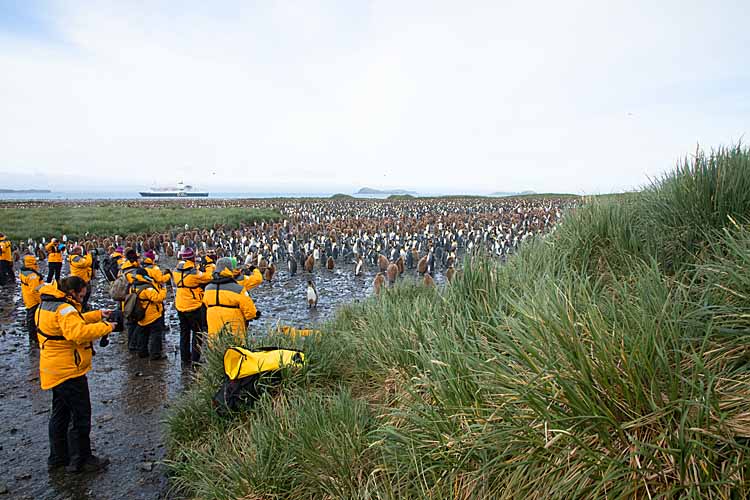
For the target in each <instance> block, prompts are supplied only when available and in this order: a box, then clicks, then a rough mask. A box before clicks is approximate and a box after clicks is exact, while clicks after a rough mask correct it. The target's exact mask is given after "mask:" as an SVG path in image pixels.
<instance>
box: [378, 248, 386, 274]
mask: <svg viewBox="0 0 750 500" xmlns="http://www.w3.org/2000/svg"><path fill="white" fill-rule="evenodd" d="M378 267H379V268H380V272H381V273H384V272H385V270H386V269H388V259H387V258H386V257H385V255H383V254H382V253H381V254H379V255H378Z"/></svg>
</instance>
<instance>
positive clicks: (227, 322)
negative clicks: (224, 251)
mask: <svg viewBox="0 0 750 500" xmlns="http://www.w3.org/2000/svg"><path fill="white" fill-rule="evenodd" d="M234 268H235V264H234V262H233V261H232V259H231V258H229V257H222V258H221V259H219V260H218V261H216V271H215V272H214V279H213V280H211V282H210V283H209V284H208V285H206V291H205V293H204V294H203V304H205V306H206V308H207V312H206V319H207V321H208V337H209V340H211V339H213V338H215V337H216V336H217V335H218V334H219V333H220V332H221V331H222V330H226V331H228V332H230V333H232V334H233V335H234V336H235V337H237V340H238V342H240V343H241V344H244V343H245V335H246V333H247V322H248V321H249V320H251V319H257V318H259V317H260V311H258V310H256V309H255V303H253V299H251V298H250V296H249V295H248V294H247V292H246V291H245V288H244V287H243V286H242V285H241V284H239V283H237V280H235V278H234V270H235V269H234Z"/></svg>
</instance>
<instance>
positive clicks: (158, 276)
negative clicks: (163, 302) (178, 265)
mask: <svg viewBox="0 0 750 500" xmlns="http://www.w3.org/2000/svg"><path fill="white" fill-rule="evenodd" d="M141 267H142V268H143V269H145V270H146V272H147V273H148V275H149V276H151V279H152V280H154V281H155V282H156V283H159V284H160V285H162V284H164V283H166V282H167V281H169V278H170V276H171V275H170V274H169V273H164V272H162V270H161V269H159V266H157V265H156V264H154V261H153V260H151V259H143V262H142V263H141Z"/></svg>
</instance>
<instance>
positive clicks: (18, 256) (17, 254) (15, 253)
mask: <svg viewBox="0 0 750 500" xmlns="http://www.w3.org/2000/svg"><path fill="white" fill-rule="evenodd" d="M19 260H21V252H19V251H18V250H13V262H18V261H19Z"/></svg>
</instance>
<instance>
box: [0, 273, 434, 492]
mask: <svg viewBox="0 0 750 500" xmlns="http://www.w3.org/2000/svg"><path fill="white" fill-rule="evenodd" d="M161 264H162V267H173V264H174V262H171V263H170V262H163V263H161ZM170 264H172V265H170ZM17 267H18V266H17ZM41 267H42V270H44V267H45V264H44V263H42V264H41ZM66 267H67V265H66ZM353 267H354V265H353V263H345V262H344V261H343V260H340V261H339V263H338V265H337V267H336V268H335V269H334V270H332V271H329V270H327V269H322V268H320V269H318V268H316V269H315V270H314V271H313V273H306V272H304V271H303V272H298V273H297V274H296V275H295V276H289V274H288V273H287V272H286V270H279V271H278V272H277V274H276V276H275V277H274V278H273V280H272V281H271V282H264V283H263V284H262V285H260V286H259V287H258V288H256V289H254V290H252V292H251V296H252V297H253V300H254V301H255V304H256V307H257V308H258V310H260V311H262V317H261V319H260V320H258V321H254V322H252V323H251V324H250V330H249V333H250V334H251V335H261V334H263V333H264V332H265V331H267V329H268V328H269V327H271V326H273V325H274V324H276V322H277V321H278V322H281V323H282V324H288V325H292V326H296V327H310V326H315V325H316V324H318V323H321V322H323V321H325V320H326V319H328V318H330V317H331V316H332V315H333V314H334V312H335V310H336V308H337V307H339V306H340V305H342V304H346V303H351V302H354V301H358V300H362V299H364V298H366V297H368V296H370V295H372V293H373V287H372V281H373V277H374V275H375V273H376V271H377V269H375V268H374V266H371V267H370V268H369V269H368V270H367V271H366V272H365V274H364V276H360V277H355V276H354V273H353ZM16 271H17V270H16ZM66 271H67V270H66V269H65V268H64V269H63V275H66ZM441 271H444V270H439V271H438V272H437V273H436V275H435V281H436V282H437V283H438V284H440V283H442V282H444V275H443V274H442V272H441ZM43 274H44V273H43ZM45 275H46V274H45ZM309 279H312V280H313V281H314V282H315V285H316V287H317V290H318V294H319V301H318V306H317V308H315V309H308V306H307V302H306V287H307V281H308V280H309ZM401 279H412V280H414V279H417V274H416V271H414V270H407V271H406V272H405V273H404V275H403V276H402V278H401ZM95 281H96V285H95V290H94V292H93V293H92V297H91V301H90V306H91V307H92V308H112V307H114V304H113V302H112V301H111V300H109V298H108V296H107V292H106V290H107V284H106V283H105V282H104V279H103V277H101V276H97V277H96V280H95ZM166 308H167V309H166V310H167V319H168V321H167V322H168V325H169V329H168V331H167V332H166V343H165V345H164V349H165V352H166V354H167V358H166V359H165V360H161V361H151V360H149V359H140V358H138V357H137V356H134V355H133V354H131V353H130V352H128V349H127V345H126V337H125V335H124V334H113V335H112V336H111V337H110V339H111V343H110V345H109V346H107V347H103V348H101V347H96V352H97V354H96V356H95V357H94V359H93V368H92V370H91V371H90V372H89V373H88V379H89V388H90V392H91V406H92V431H91V442H92V449H93V451H94V454H96V455H106V456H108V457H109V458H110V459H111V464H110V466H109V468H108V470H107V471H105V472H102V473H99V474H79V475H73V474H68V473H65V472H57V473H48V472H47V468H46V460H47V455H48V453H49V443H48V436H47V425H48V421H49V412H50V409H51V406H52V393H51V391H42V390H41V389H40V387H39V351H38V349H31V348H30V347H29V342H28V334H27V333H26V328H25V325H24V321H25V309H24V306H23V301H22V300H21V292H20V285H18V284H16V285H6V286H4V287H2V288H0V381H1V382H0V492H2V491H3V490H4V489H5V490H7V492H6V493H0V499H3V498H13V499H34V500H37V499H39V500H42V499H50V500H52V499H70V500H78V499H87V500H88V499H90V500H94V499H96V500H106V499H121V498H122V499H157V498H176V497H175V496H174V495H173V494H172V493H171V492H170V488H169V481H168V478H167V476H166V474H165V468H164V466H163V465H161V464H160V461H161V460H162V459H163V458H164V456H165V453H166V449H165V444H164V419H165V417H166V412H167V411H168V409H169V407H170V405H171V404H172V403H173V401H174V400H175V398H176V397H177V396H178V395H179V394H180V393H181V392H182V391H184V390H185V389H186V388H187V387H189V385H190V383H191V380H192V372H191V369H190V368H189V367H183V366H182V365H181V363H180V359H179V353H178V345H179V323H178V320H177V314H176V311H175V309H174V306H173V295H171V294H170V295H169V296H168V299H167V306H166Z"/></svg>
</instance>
